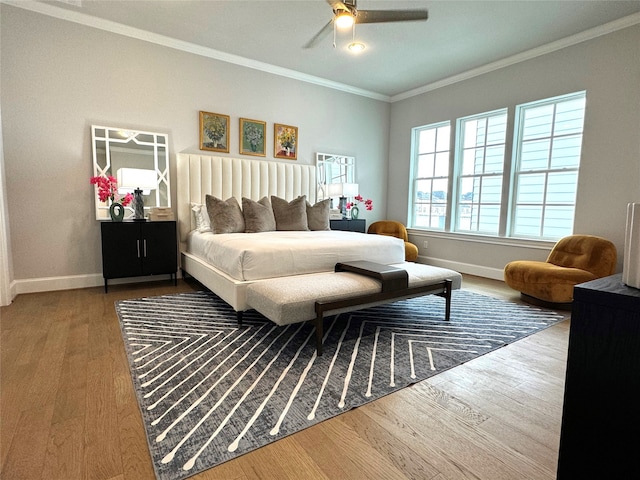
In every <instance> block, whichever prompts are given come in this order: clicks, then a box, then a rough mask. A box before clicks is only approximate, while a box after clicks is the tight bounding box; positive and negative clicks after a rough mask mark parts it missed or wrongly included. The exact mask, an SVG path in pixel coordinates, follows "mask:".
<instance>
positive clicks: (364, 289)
mask: <svg viewBox="0 0 640 480" xmlns="http://www.w3.org/2000/svg"><path fill="white" fill-rule="evenodd" d="M392 266H394V267H397V268H402V269H405V270H406V271H407V273H408V274H409V287H417V286H421V285H429V284H433V283H436V282H440V281H442V280H446V279H450V280H452V282H453V283H452V288H454V289H457V288H460V287H461V285H462V275H460V274H459V273H458V272H456V271H454V270H449V269H446V268H440V267H433V266H431V265H424V264H420V263H413V262H403V263H399V264H394V265H392ZM381 290H382V286H381V283H380V282H379V281H378V280H375V279H373V278H370V277H366V276H364V275H358V274H356V273H351V272H324V273H315V274H308V275H293V276H289V277H280V278H272V279H268V280H262V281H259V282H255V283H252V284H251V285H249V286H248V287H247V304H248V305H249V306H250V307H251V308H253V309H255V310H257V311H258V312H260V313H261V314H263V315H264V316H265V317H267V318H268V319H269V320H271V321H273V322H274V323H276V324H278V325H288V324H290V323H297V322H304V321H307V320H312V319H315V318H316V311H315V303H316V301H318V300H324V301H327V300H329V301H331V300H339V299H343V298H349V297H353V296H357V295H366V294H372V293H377V292H380V291H381Z"/></svg>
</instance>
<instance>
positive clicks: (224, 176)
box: [177, 153, 404, 312]
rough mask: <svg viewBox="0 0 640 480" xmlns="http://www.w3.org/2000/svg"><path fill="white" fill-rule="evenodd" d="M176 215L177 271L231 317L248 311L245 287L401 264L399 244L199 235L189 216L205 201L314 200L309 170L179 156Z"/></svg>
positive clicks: (326, 235)
mask: <svg viewBox="0 0 640 480" xmlns="http://www.w3.org/2000/svg"><path fill="white" fill-rule="evenodd" d="M177 177H178V184H177V187H178V188H177V200H178V202H177V210H178V230H179V237H180V259H181V268H182V271H183V272H185V273H187V274H189V275H191V276H193V277H194V278H195V279H197V280H198V281H199V282H200V283H202V284H203V285H204V286H205V287H207V288H208V289H210V290H211V291H212V292H213V293H215V294H216V295H218V296H219V297H221V298H222V299H223V300H224V301H225V302H227V303H228V304H229V305H230V306H231V307H232V308H233V309H234V310H236V311H237V312H242V311H244V310H247V309H249V308H250V307H249V306H248V305H247V287H248V285H250V284H252V283H254V282H268V281H269V280H270V279H274V278H283V277H289V276H293V275H309V274H311V275H313V274H322V273H326V272H330V271H333V269H334V266H335V265H336V263H338V262H348V261H353V260H366V261H371V262H376V263H382V264H387V265H389V264H397V263H402V262H403V261H404V242H402V240H400V239H397V238H393V237H387V236H382V235H366V234H361V233H355V232H343V231H294V232H292V231H273V232H261V233H229V234H222V235H216V234H213V233H201V232H198V231H197V229H196V227H197V225H196V219H195V216H194V214H193V212H192V208H193V206H194V205H202V204H205V202H206V196H207V195H212V196H214V197H217V198H219V199H228V198H230V197H235V198H236V199H237V200H238V202H239V203H241V201H242V198H243V197H246V198H249V199H251V200H254V201H258V200H260V199H261V198H263V197H265V196H267V197H271V196H272V195H273V196H276V197H279V198H282V199H285V200H287V201H290V200H293V199H295V198H297V197H299V196H302V195H304V196H305V197H306V199H307V200H308V201H309V203H310V204H314V203H315V202H316V191H317V183H316V168H315V166H314V165H301V164H297V163H295V164H294V163H284V162H275V161H259V160H248V159H237V158H229V157H215V156H208V155H197V154H186V153H180V154H178V155H177Z"/></svg>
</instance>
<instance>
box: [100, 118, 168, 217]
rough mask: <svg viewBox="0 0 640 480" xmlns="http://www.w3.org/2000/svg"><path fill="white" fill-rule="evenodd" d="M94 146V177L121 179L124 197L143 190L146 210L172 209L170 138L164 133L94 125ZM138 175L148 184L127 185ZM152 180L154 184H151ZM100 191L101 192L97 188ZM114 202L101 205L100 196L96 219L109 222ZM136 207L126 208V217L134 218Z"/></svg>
mask: <svg viewBox="0 0 640 480" xmlns="http://www.w3.org/2000/svg"><path fill="white" fill-rule="evenodd" d="M91 141H92V144H93V175H94V176H105V177H106V176H109V175H111V176H113V177H116V178H118V180H119V181H118V191H119V193H121V194H123V193H125V192H132V191H133V189H135V188H138V187H140V188H141V189H143V194H142V195H143V199H144V209H145V213H148V212H149V210H150V209H151V208H154V207H171V192H170V188H169V147H168V144H169V138H168V135H166V134H164V133H152V132H140V131H136V130H128V129H124V128H111V127H100V126H97V125H92V126H91ZM132 172H135V173H137V174H138V178H137V179H136V180H134V182H137V183H139V182H140V181H141V180H140V178H141V177H140V176H139V175H140V174H144V175H142V178H146V179H147V180H146V181H145V183H146V185H144V186H143V185H137V184H136V185H133V184H132V185H125V183H126V181H127V180H126V178H128V177H129V178H130V174H131V173H132ZM149 179H150V180H151V182H149ZM96 191H97V189H96ZM109 206H110V200H107V201H106V202H101V201H100V199H99V198H98V196H97V195H96V220H108V219H110V218H111V217H110V215H109ZM133 216H134V209H133V206H132V205H129V206H128V207H126V213H125V218H132V217H133Z"/></svg>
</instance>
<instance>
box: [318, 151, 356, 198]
mask: <svg viewBox="0 0 640 480" xmlns="http://www.w3.org/2000/svg"><path fill="white" fill-rule="evenodd" d="M355 164H356V159H355V157H347V156H344V155H335V154H333V153H316V169H317V178H318V198H319V199H320V200H322V199H325V198H328V197H329V193H330V192H328V188H327V185H329V184H331V183H351V184H352V183H353V182H354V180H355V172H354V169H355Z"/></svg>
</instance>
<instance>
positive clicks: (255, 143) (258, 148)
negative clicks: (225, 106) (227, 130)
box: [240, 118, 267, 157]
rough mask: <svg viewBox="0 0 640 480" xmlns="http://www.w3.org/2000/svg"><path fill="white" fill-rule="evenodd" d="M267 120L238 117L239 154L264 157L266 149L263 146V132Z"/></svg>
mask: <svg viewBox="0 0 640 480" xmlns="http://www.w3.org/2000/svg"><path fill="white" fill-rule="evenodd" d="M266 131H267V122H263V121H262V120H251V119H250V118H241V119H240V154H241V155H255V156H257V157H265V156H266V155H267V149H266V147H265V144H266V142H265V140H266V139H265V134H266Z"/></svg>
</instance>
